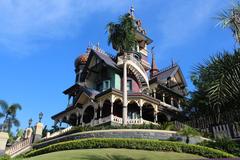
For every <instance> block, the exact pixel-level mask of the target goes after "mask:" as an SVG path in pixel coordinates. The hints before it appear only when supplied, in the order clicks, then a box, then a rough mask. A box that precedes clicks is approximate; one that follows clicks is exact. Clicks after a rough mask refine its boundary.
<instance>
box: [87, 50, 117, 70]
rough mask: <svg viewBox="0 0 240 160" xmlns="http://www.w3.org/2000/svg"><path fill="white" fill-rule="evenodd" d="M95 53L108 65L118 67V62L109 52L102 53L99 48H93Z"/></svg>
mask: <svg viewBox="0 0 240 160" xmlns="http://www.w3.org/2000/svg"><path fill="white" fill-rule="evenodd" d="M91 52H93V54H95V55H97V56H98V57H99V58H100V59H101V60H103V61H104V62H105V63H106V64H107V65H109V66H110V67H113V68H115V69H118V67H117V64H116V62H114V61H113V59H112V57H111V56H110V55H108V54H107V53H102V52H100V51H98V50H93V49H92V50H91Z"/></svg>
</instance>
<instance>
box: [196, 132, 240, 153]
mask: <svg viewBox="0 0 240 160" xmlns="http://www.w3.org/2000/svg"><path fill="white" fill-rule="evenodd" d="M199 145H201V146H206V147H211V148H215V149H219V150H222V151H225V152H228V153H231V154H233V155H235V156H238V157H240V146H239V145H238V144H237V143H236V142H234V141H233V140H231V139H230V138H226V137H223V138H217V139H215V141H203V142H201V143H199Z"/></svg>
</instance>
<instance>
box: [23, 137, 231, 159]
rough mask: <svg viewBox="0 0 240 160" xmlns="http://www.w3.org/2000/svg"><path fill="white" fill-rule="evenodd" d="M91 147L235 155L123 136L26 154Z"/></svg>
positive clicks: (196, 146) (218, 156)
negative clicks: (122, 137)
mask: <svg viewBox="0 0 240 160" xmlns="http://www.w3.org/2000/svg"><path fill="white" fill-rule="evenodd" d="M91 148H127V149H141V150H151V151H167V152H183V153H190V154H196V155H200V156H203V157H207V158H230V157H234V156H233V155H231V154H228V153H226V152H223V151H220V150H216V149H212V148H208V147H203V146H198V145H191V144H185V143H179V142H168V141H159V140H146V139H121V138H117V139H114V138H89V139H82V140H73V141H66V142H61V143H57V144H53V145H50V146H47V147H44V148H41V149H37V150H32V151H30V152H29V153H27V154H25V157H32V156H37V155H40V154H45V153H50V152H56V151H63V150H73V149H91Z"/></svg>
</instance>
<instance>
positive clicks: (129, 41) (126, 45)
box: [107, 14, 137, 54]
mask: <svg viewBox="0 0 240 160" xmlns="http://www.w3.org/2000/svg"><path fill="white" fill-rule="evenodd" d="M135 30H136V27H135V25H134V19H133V18H132V17H131V16H130V14H125V15H123V16H121V17H120V18H119V23H114V22H110V23H109V24H108V25H107V32H108V45H110V44H112V47H113V48H114V49H116V50H117V51H119V52H120V54H124V52H127V51H132V50H133V49H134V48H135V46H136V43H137V40H136V38H135Z"/></svg>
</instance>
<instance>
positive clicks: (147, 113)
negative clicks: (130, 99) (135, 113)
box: [142, 103, 154, 122]
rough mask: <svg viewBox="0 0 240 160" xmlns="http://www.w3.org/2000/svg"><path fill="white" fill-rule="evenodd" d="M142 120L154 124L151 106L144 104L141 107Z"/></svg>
mask: <svg viewBox="0 0 240 160" xmlns="http://www.w3.org/2000/svg"><path fill="white" fill-rule="evenodd" d="M142 118H143V119H144V120H147V121H151V122H154V108H153V106H152V105H151V104H149V103H145V104H144V105H143V107H142Z"/></svg>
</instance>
